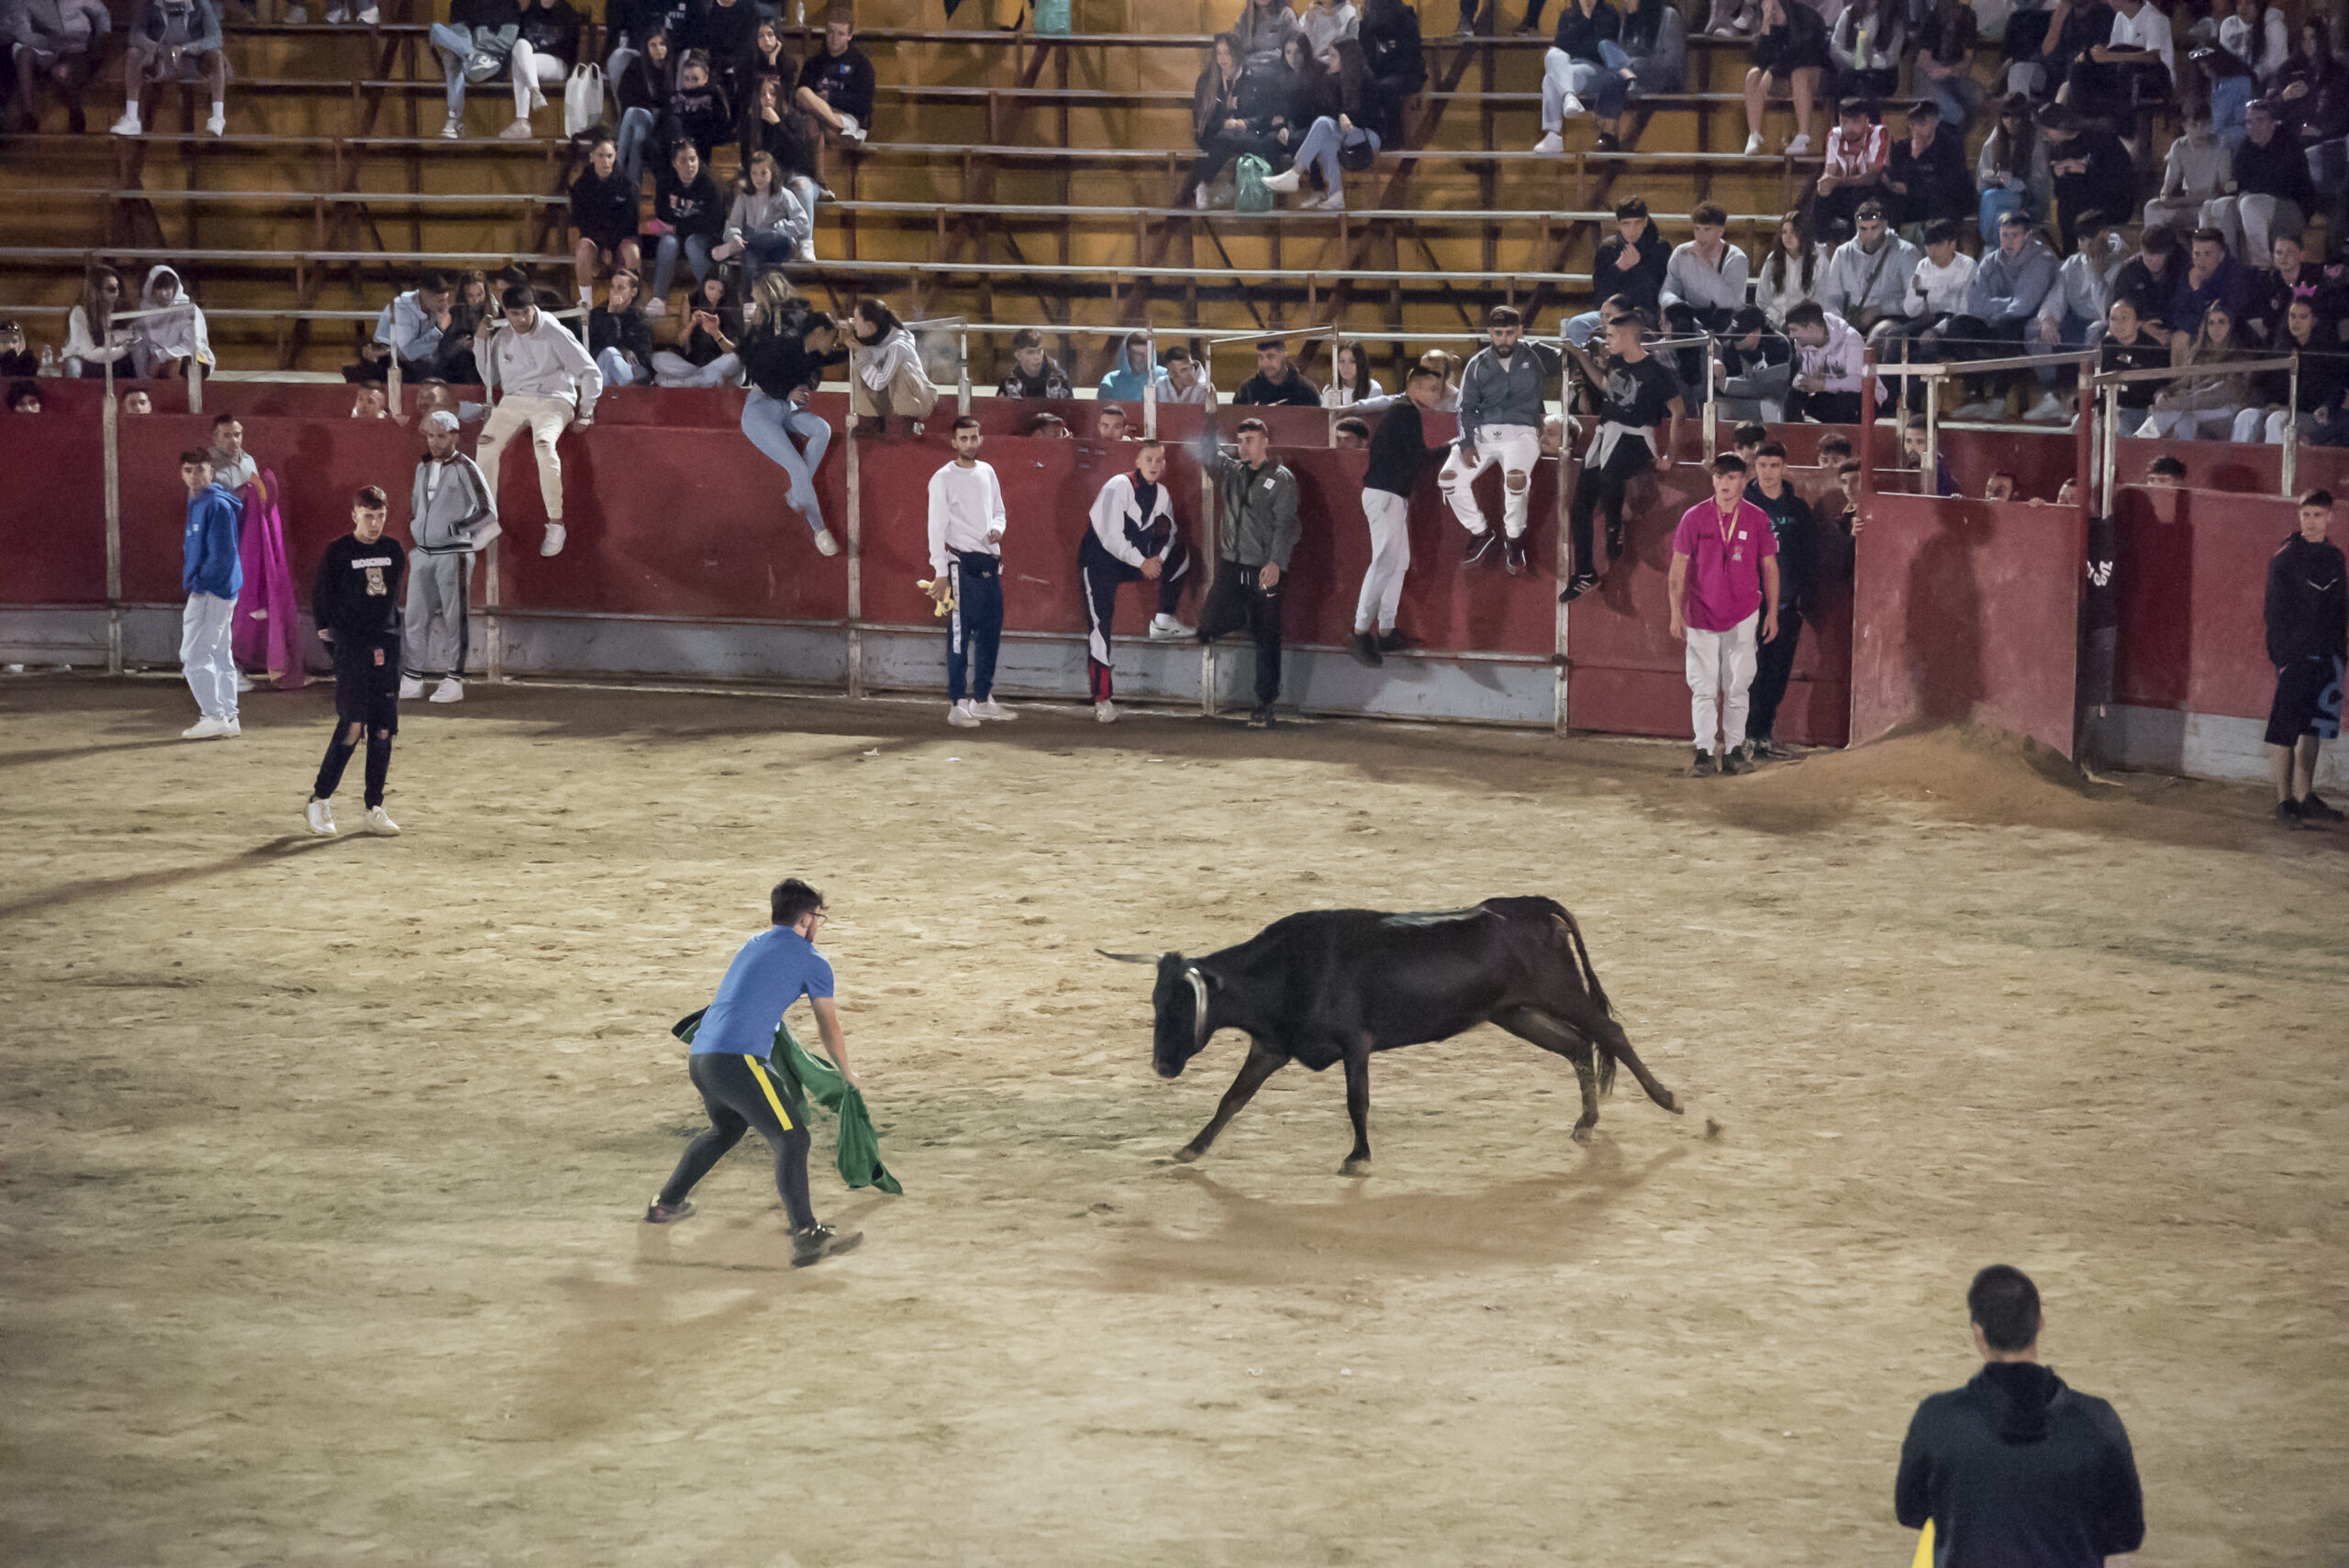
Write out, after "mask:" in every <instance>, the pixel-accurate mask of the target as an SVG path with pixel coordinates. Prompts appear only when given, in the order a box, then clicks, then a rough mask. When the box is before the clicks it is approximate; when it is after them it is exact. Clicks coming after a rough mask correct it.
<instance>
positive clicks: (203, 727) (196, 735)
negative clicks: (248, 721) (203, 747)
mask: <svg viewBox="0 0 2349 1568" xmlns="http://www.w3.org/2000/svg"><path fill="white" fill-rule="evenodd" d="M236 733H237V721H236V720H235V719H233V718H213V717H209V716H206V717H203V718H199V719H197V720H196V721H195V723H194V724H191V725H189V726H188V727H187V728H185V729H183V730H181V731H180V739H181V740H213V739H215V738H216V737H219V736H224V735H234V734H236Z"/></svg>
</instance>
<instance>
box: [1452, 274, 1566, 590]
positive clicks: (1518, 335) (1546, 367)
mask: <svg viewBox="0 0 2349 1568" xmlns="http://www.w3.org/2000/svg"><path fill="white" fill-rule="evenodd" d="M1485 331H1486V337H1487V339H1489V346H1487V347H1486V348H1483V349H1479V350H1477V351H1476V356H1475V358H1474V359H1472V360H1470V361H1468V368H1467V369H1466V370H1465V371H1464V372H1462V373H1461V376H1460V444H1459V446H1458V447H1457V448H1455V449H1454V450H1453V454H1452V456H1451V457H1449V458H1447V459H1446V460H1445V461H1444V464H1443V468H1442V471H1441V472H1440V473H1437V475H1436V486H1437V488H1438V489H1440V490H1441V491H1442V493H1443V498H1444V500H1445V501H1446V502H1448V503H1449V504H1450V505H1451V506H1452V515H1453V517H1458V518H1459V519H1460V526H1461V527H1462V528H1466V529H1467V530H1468V554H1467V556H1466V558H1465V562H1466V564H1469V565H1474V564H1475V562H1480V561H1488V560H1490V559H1491V557H1492V552H1493V531H1492V525H1491V524H1490V523H1489V522H1487V521H1486V518H1485V509H1484V507H1482V506H1478V505H1477V504H1476V490H1475V484H1476V476H1477V475H1478V474H1480V473H1484V472H1485V470H1486V469H1488V468H1490V467H1492V466H1493V465H1494V464H1495V463H1498V464H1500V469H1501V526H1502V527H1503V528H1506V529H1507V530H1508V543H1507V545H1506V546H1504V547H1503V548H1504V559H1505V560H1506V562H1507V564H1508V574H1509V575H1510V576H1512V577H1516V576H1520V575H1521V574H1523V573H1524V572H1525V570H1526V564H1527V563H1526V553H1525V526H1526V520H1527V514H1528V511H1529V510H1530V507H1531V500H1532V489H1533V462H1534V460H1535V459H1536V458H1538V457H1540V456H1541V455H1542V419H1543V418H1544V417H1546V416H1547V414H1548V396H1549V389H1550V382H1551V380H1552V379H1553V377H1555V376H1556V375H1558V373H1559V372H1560V368H1561V367H1560V363H1559V360H1558V356H1557V352H1556V350H1552V349H1546V348H1543V347H1542V345H1541V344H1538V343H1529V342H1525V341H1523V339H1524V335H1525V322H1524V318H1523V317H1520V316H1519V315H1518V313H1517V310H1516V308H1515V307H1514V306H1507V305H1497V306H1493V308H1492V309H1491V310H1490V311H1488V312H1487V313H1486V317H1485Z"/></svg>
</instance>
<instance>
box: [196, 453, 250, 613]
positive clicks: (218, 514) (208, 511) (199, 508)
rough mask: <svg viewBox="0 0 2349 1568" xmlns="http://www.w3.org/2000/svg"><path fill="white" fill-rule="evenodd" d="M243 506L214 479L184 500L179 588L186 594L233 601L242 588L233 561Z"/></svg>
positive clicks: (240, 570)
mask: <svg viewBox="0 0 2349 1568" xmlns="http://www.w3.org/2000/svg"><path fill="white" fill-rule="evenodd" d="M244 515H245V504H244V503H243V502H242V501H240V500H239V499H238V498H237V497H236V496H235V495H231V494H230V493H229V491H228V486H227V485H225V484H221V483H220V482H219V481H218V480H217V479H216V480H214V481H213V482H212V483H211V484H207V485H206V486H205V487H204V488H203V489H202V490H201V491H198V492H197V493H196V494H195V495H191V496H189V497H188V502H187V535H186V537H185V539H183V540H182V542H181V555H180V562H181V564H180V587H181V588H182V589H184V591H186V592H187V593H190V594H209V595H212V597H214V598H216V599H233V598H235V597H236V596H237V595H238V594H239V593H240V592H242V591H243V589H244V586H245V568H244V563H243V562H241V561H239V559H238V558H237V527H238V524H239V522H240V521H241V520H242V518H243V517H244Z"/></svg>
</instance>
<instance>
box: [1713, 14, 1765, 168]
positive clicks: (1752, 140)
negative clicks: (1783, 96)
mask: <svg viewBox="0 0 2349 1568" xmlns="http://www.w3.org/2000/svg"><path fill="white" fill-rule="evenodd" d="M1713 36H1714V37H1716V38H1719V37H1720V34H1718V33H1716V34H1714V35H1713ZM1761 150H1762V133H1761V132H1760V131H1758V130H1757V131H1754V132H1753V133H1751V134H1750V135H1748V136H1747V137H1746V139H1745V155H1746V156H1747V157H1748V158H1751V157H1753V155H1754V154H1755V153H1758V152H1760V151H1761Z"/></svg>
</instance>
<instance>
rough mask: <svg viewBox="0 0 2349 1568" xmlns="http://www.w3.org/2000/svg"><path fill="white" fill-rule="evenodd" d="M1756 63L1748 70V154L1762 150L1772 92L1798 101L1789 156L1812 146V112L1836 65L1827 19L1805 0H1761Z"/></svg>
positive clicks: (1789, 143) (1746, 122)
mask: <svg viewBox="0 0 2349 1568" xmlns="http://www.w3.org/2000/svg"><path fill="white" fill-rule="evenodd" d="M1752 58H1753V65H1752V66H1751V68H1750V69H1748V70H1747V72H1745V131H1746V135H1745V155H1746V156H1747V157H1748V158H1751V157H1753V156H1754V155H1755V154H1756V153H1758V152H1760V151H1761V150H1762V114H1763V109H1764V106H1765V105H1766V104H1767V103H1768V102H1769V98H1770V95H1771V94H1773V93H1785V94H1787V95H1788V96H1789V97H1791V98H1792V99H1793V100H1794V109H1795V139H1793V140H1792V141H1789V142H1788V143H1787V157H1789V158H1800V157H1802V156H1803V155H1804V154H1806V153H1808V152H1809V150H1810V116H1811V110H1812V108H1813V106H1815V105H1816V104H1817V103H1818V101H1819V83H1820V78H1821V77H1823V76H1825V75H1826V74H1827V73H1828V72H1830V71H1831V70H1833V69H1834V66H1835V56H1834V53H1833V51H1832V50H1831V49H1830V48H1829V46H1828V41H1827V23H1826V22H1825V21H1824V20H1823V19H1822V18H1821V17H1820V14H1819V13H1818V12H1817V11H1815V10H1813V9H1811V8H1810V6H1809V5H1807V4H1805V3H1804V0H1762V30H1761V31H1760V32H1758V33H1756V34H1755V35H1754V36H1753V57H1752Z"/></svg>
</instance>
